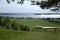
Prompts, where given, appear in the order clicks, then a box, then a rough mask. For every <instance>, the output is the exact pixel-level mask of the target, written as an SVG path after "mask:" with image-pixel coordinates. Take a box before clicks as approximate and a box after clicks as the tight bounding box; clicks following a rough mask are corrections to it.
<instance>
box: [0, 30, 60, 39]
mask: <svg viewBox="0 0 60 40" xmlns="http://www.w3.org/2000/svg"><path fill="white" fill-rule="evenodd" d="M0 40H60V32H26V31H19V30H7V29H0Z"/></svg>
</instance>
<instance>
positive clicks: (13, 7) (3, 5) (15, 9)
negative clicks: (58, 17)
mask: <svg viewBox="0 0 60 40" xmlns="http://www.w3.org/2000/svg"><path fill="white" fill-rule="evenodd" d="M30 4H31V2H30V1H27V0H25V1H24V4H22V5H20V4H17V0H15V2H11V3H10V4H8V3H7V2H6V0H0V13H54V12H52V11H50V10H49V9H41V8H40V7H39V6H37V5H30Z"/></svg>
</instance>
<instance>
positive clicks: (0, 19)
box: [0, 16, 2, 25]
mask: <svg viewBox="0 0 60 40" xmlns="http://www.w3.org/2000/svg"><path fill="white" fill-rule="evenodd" d="M1 23H2V17H1V16H0V25H1Z"/></svg>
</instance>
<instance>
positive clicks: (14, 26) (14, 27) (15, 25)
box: [11, 20, 19, 30]
mask: <svg viewBox="0 0 60 40" xmlns="http://www.w3.org/2000/svg"><path fill="white" fill-rule="evenodd" d="M11 26H12V29H13V30H19V24H18V23H16V21H15V20H13V23H12V24H11Z"/></svg>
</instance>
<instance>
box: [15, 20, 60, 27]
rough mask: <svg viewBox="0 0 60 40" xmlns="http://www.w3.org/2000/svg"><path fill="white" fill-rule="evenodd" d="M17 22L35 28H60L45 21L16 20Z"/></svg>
mask: <svg viewBox="0 0 60 40" xmlns="http://www.w3.org/2000/svg"><path fill="white" fill-rule="evenodd" d="M15 21H16V22H17V23H19V24H23V25H28V26H30V27H34V26H56V27H57V26H58V27H59V26H60V25H59V24H56V23H51V22H49V21H47V20H44V19H15Z"/></svg>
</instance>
